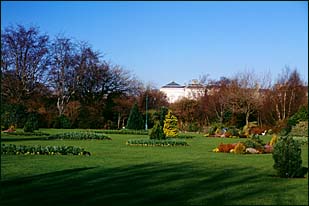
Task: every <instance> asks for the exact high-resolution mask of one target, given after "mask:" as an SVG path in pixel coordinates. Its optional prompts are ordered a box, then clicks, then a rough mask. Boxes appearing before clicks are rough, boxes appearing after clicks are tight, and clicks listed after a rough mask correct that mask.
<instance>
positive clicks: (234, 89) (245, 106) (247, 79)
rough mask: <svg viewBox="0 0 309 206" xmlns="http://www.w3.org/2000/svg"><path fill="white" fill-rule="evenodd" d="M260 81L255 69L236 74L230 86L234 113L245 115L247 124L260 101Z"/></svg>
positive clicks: (230, 98)
mask: <svg viewBox="0 0 309 206" xmlns="http://www.w3.org/2000/svg"><path fill="white" fill-rule="evenodd" d="M259 89H260V86H259V82H258V79H257V78H256V75H255V74H254V72H253V71H251V72H243V73H239V74H237V75H236V77H235V78H234V79H233V80H232V82H231V86H230V90H229V91H230V95H229V103H230V104H231V107H232V110H233V112H234V113H242V114H244V115H245V119H246V125H248V124H249V118H250V116H251V115H252V114H253V113H254V112H255V111H256V110H257V109H258V106H259V102H260V95H259Z"/></svg>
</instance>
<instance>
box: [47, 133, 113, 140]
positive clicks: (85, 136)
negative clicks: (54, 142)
mask: <svg viewBox="0 0 309 206" xmlns="http://www.w3.org/2000/svg"><path fill="white" fill-rule="evenodd" d="M47 139H72V140H91V139H96V140H111V138H110V137H108V136H106V135H103V134H95V133H90V132H67V133H60V134H53V135H50V136H49V137H48V138H47Z"/></svg>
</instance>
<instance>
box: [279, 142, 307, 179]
mask: <svg viewBox="0 0 309 206" xmlns="http://www.w3.org/2000/svg"><path fill="white" fill-rule="evenodd" d="M273 159H274V161H275V164H274V166H273V167H274V169H276V170H277V173H278V175H279V176H280V177H286V178H287V177H304V175H305V172H306V171H304V169H303V168H302V159H301V145H300V143H299V142H298V141H295V140H294V139H293V138H292V137H289V136H285V137H281V138H280V139H279V141H278V142H277V143H276V144H275V146H274V150H273Z"/></svg>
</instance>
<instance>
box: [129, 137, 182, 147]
mask: <svg viewBox="0 0 309 206" xmlns="http://www.w3.org/2000/svg"><path fill="white" fill-rule="evenodd" d="M127 145H136V146H188V143H187V142H185V141H183V140H178V139H172V138H170V139H166V140H158V139H132V140H128V141H127Z"/></svg>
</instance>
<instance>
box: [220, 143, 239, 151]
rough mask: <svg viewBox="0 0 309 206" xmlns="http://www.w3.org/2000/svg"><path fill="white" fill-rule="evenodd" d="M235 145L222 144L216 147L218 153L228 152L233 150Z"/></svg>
mask: <svg viewBox="0 0 309 206" xmlns="http://www.w3.org/2000/svg"><path fill="white" fill-rule="evenodd" d="M235 146H236V144H223V143H221V144H220V145H219V147H218V149H219V152H226V153H227V152H230V150H231V149H234V148H235Z"/></svg>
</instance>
